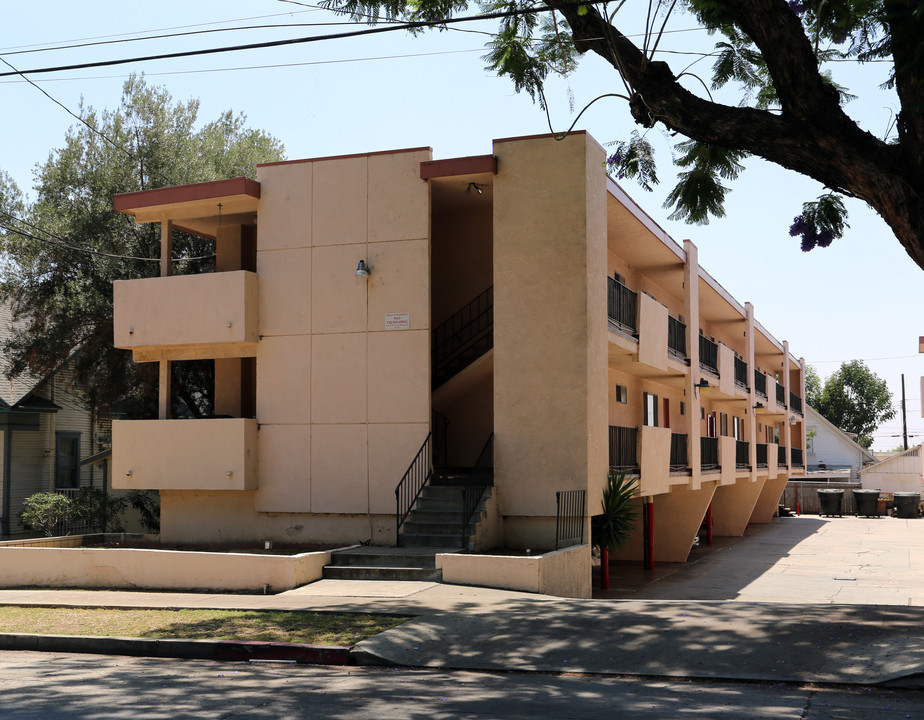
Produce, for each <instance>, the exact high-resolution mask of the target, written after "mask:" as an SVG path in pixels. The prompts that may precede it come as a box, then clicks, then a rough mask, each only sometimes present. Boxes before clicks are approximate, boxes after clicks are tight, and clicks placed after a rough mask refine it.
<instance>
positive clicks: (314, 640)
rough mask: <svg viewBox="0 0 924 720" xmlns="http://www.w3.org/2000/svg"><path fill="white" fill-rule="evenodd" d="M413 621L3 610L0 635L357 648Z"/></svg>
mask: <svg viewBox="0 0 924 720" xmlns="http://www.w3.org/2000/svg"><path fill="white" fill-rule="evenodd" d="M408 619H409V618H407V617H390V616H383V615H359V614H346V613H313V612H280V611H262V610H112V609H107V608H41V607H14V606H11V607H0V632H5V633H35V634H41V635H101V636H118V637H138V638H177V639H189V640H264V641H272V642H292V643H305V644H309V645H346V646H349V645H353V644H355V643H357V642H359V641H360V640H365V639H366V638H368V637H372V636H373V635H377V634H378V633H380V632H383V631H384V630H388V629H390V628H393V627H396V626H397V625H400V624H401V623H403V622H405V621H406V620H408Z"/></svg>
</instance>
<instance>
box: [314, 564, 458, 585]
mask: <svg viewBox="0 0 924 720" xmlns="http://www.w3.org/2000/svg"><path fill="white" fill-rule="evenodd" d="M322 576H323V577H324V578H325V579H328V580H423V581H429V582H440V581H442V579H443V571H442V570H437V569H435V568H422V567H416V568H415V567H386V566H381V565H376V566H362V565H327V566H326V567H325V568H324V569H323V571H322Z"/></svg>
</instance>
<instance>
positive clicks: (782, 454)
mask: <svg viewBox="0 0 924 720" xmlns="http://www.w3.org/2000/svg"><path fill="white" fill-rule="evenodd" d="M776 464H777V465H780V466H781V467H785V466H786V448H785V447H784V446H783V445H780V446H779V447H777V449H776Z"/></svg>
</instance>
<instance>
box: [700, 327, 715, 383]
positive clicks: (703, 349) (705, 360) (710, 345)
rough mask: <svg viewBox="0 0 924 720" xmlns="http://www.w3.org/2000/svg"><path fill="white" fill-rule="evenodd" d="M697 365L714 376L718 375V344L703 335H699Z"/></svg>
mask: <svg viewBox="0 0 924 720" xmlns="http://www.w3.org/2000/svg"><path fill="white" fill-rule="evenodd" d="M699 366H700V368H702V369H703V370H705V371H706V372H708V373H710V374H712V375H714V376H715V377H718V376H719V346H718V345H717V344H716V343H714V342H712V340H710V339H709V338H707V337H706V336H705V335H700V336H699Z"/></svg>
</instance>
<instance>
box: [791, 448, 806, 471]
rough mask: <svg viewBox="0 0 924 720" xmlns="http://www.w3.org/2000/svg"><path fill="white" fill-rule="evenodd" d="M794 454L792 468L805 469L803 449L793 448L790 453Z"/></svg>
mask: <svg viewBox="0 0 924 720" xmlns="http://www.w3.org/2000/svg"><path fill="white" fill-rule="evenodd" d="M789 452H790V453H792V466H793V467H797V468H801V467H805V463H804V462H803V460H802V448H792V449H791V450H790V451H789Z"/></svg>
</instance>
